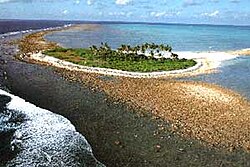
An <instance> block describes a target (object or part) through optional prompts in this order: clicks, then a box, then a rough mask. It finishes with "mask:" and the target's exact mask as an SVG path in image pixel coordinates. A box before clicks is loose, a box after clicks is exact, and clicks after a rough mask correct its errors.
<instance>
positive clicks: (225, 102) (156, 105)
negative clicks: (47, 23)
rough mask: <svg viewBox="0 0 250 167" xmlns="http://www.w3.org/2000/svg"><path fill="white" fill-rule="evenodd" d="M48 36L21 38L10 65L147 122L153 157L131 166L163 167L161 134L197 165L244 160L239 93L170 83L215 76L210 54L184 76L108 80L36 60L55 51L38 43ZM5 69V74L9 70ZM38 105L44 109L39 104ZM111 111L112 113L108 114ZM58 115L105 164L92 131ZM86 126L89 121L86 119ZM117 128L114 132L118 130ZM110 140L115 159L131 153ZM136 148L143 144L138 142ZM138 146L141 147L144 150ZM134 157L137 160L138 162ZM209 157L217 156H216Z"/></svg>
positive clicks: (245, 135) (245, 124) (245, 106)
mask: <svg viewBox="0 0 250 167" xmlns="http://www.w3.org/2000/svg"><path fill="white" fill-rule="evenodd" d="M85 26H87V28H91V26H92V25H85ZM78 28H79V27H78ZM51 32H52V31H49V32H48V31H47V32H39V33H36V34H31V35H27V36H26V37H24V38H23V39H21V40H20V41H19V45H20V51H21V52H20V54H19V55H18V56H17V57H18V59H19V60H15V61H19V62H20V63H18V64H20V66H19V67H20V68H21V66H23V67H25V66H26V65H25V64H26V63H27V62H28V64H29V66H33V67H32V68H39V69H40V70H41V71H44V70H49V71H50V72H49V73H53V74H52V75H53V76H54V75H55V76H57V77H58V78H60V80H64V81H63V83H61V84H77V85H78V86H79V85H82V86H83V87H85V88H87V89H88V90H89V89H90V90H91V91H90V92H93V93H94V92H102V93H104V94H105V97H104V98H103V99H104V101H109V100H111V101H112V104H109V103H108V105H111V106H113V105H115V104H116V103H117V104H122V105H125V106H127V107H125V108H127V109H121V108H123V107H118V108H117V109H121V110H122V111H119V113H120V112H122V113H123V114H125V115H126V112H128V115H130V114H132V113H134V111H135V112H136V115H137V116H136V117H138V118H137V121H139V122H140V121H141V120H144V121H142V122H141V123H142V125H143V126H145V123H146V122H147V121H146V122H145V119H146V120H151V121H152V122H151V124H152V127H151V128H152V129H154V130H152V129H151V130H152V131H151V130H150V133H151V132H152V137H153V138H157V140H152V141H154V142H155V143H153V144H152V145H153V147H152V148H153V152H155V153H157V154H156V155H154V156H153V157H151V158H152V159H149V160H148V161H147V160H145V161H143V162H138V160H137V159H136V158H134V159H133V158H132V162H133V163H136V162H137V164H141V166H150V164H151V163H155V165H156V164H163V160H161V158H163V159H164V157H165V156H164V153H165V154H166V152H165V151H163V152H162V154H161V151H162V150H163V149H166V150H167V148H165V147H166V146H168V147H169V145H168V144H169V143H168V144H166V139H165V136H164V135H163V134H165V133H168V135H170V136H171V135H172V134H173V135H174V136H175V137H173V138H172V139H169V140H171V142H173V141H172V140H173V139H176V140H177V141H179V140H180V141H182V142H183V143H181V142H180V145H182V146H181V148H178V149H177V150H176V151H177V152H181V154H182V152H185V153H187V155H190V156H192V157H195V155H197V159H199V161H200V162H202V160H204V157H206V156H207V154H205V152H206V153H208V152H210V153H211V155H213V156H208V159H207V160H204V162H205V163H209V162H210V161H211V160H213V162H211V163H214V164H213V165H212V166H219V165H220V164H221V163H222V164H228V165H229V166H230V164H231V165H232V166H233V163H234V162H231V161H230V162H227V161H226V159H227V157H228V156H232V157H238V156H239V155H240V154H238V151H239V150H240V152H243V153H241V155H242V158H244V157H245V158H246V157H247V155H249V154H248V152H249V151H250V140H249V134H250V130H249V129H250V123H249V119H250V103H249V101H248V100H247V99H244V98H243V97H241V96H240V95H239V94H237V93H235V92H233V91H231V90H227V89H225V88H222V87H220V86H217V85H212V84H207V83H202V82H191V81H189V82H187V81H176V80H174V78H175V77H179V76H189V75H197V74H201V73H208V72H216V67H217V66H218V64H219V63H220V61H222V60H221V59H220V60H218V59H216V56H215V58H211V57H209V55H213V54H216V53H207V56H206V54H204V53H201V54H197V55H196V56H194V57H193V58H196V59H197V60H198V61H199V63H198V66H197V67H195V68H194V69H191V70H187V71H179V72H174V73H168V74H166V73H164V74H161V75H159V76H158V75H152V76H153V77H148V76H150V75H147V77H143V76H142V77H140V74H136V77H128V76H127V75H125V76H124V75H123V74H122V73H120V74H119V75H113V74H112V73H108V75H104V73H98V72H92V71H91V70H93V69H91V68H89V69H87V70H86V69H85V70H79V69H81V68H80V67H79V68H77V67H74V66H73V65H72V64H63V63H65V62H63V63H62V62H59V61H58V60H55V59H51V58H48V57H47V59H46V56H43V55H41V51H42V50H44V49H50V48H54V47H56V46H57V44H56V43H51V42H48V41H45V40H44V38H43V36H44V35H45V34H47V33H51ZM20 55H21V56H20ZM200 55H203V56H200ZM204 55H205V56H204ZM224 56H225V57H224V58H225V59H228V58H233V57H236V56H237V54H229V53H225V55H224ZM230 56H231V57H230ZM20 60H21V61H20ZM53 60H54V62H53ZM33 63H34V64H33ZM56 63H57V64H56ZM58 64H59V65H60V66H59V65H58ZM67 65H68V66H67ZM19 67H16V68H19ZM29 68H31V67H29ZM8 69H9V70H10V68H8ZM88 70H89V71H88ZM12 71H13V69H12ZM106 72H107V71H106ZM111 72H112V71H111ZM7 74H8V75H12V76H15V75H16V74H14V73H13V72H12V74H11V72H10V73H9V72H8V73H7ZM23 74H24V76H23V78H25V73H23ZM132 76H133V75H132ZM21 78H22V77H21ZM45 78H47V79H48V77H45ZM19 80H21V79H19ZM52 80H54V79H51V80H50V81H52ZM54 81H55V80H54ZM34 82H35V81H30V84H32V83H34ZM52 83H53V82H52ZM54 83H56V82H54ZM27 84H28V83H27V82H26V86H24V87H23V88H27ZM36 84H37V83H36ZM10 85H12V86H13V87H14V89H15V91H16V92H20V93H21V94H23V93H22V90H21V88H17V85H16V83H15V84H14V83H12V84H10ZM15 85H16V86H15ZM21 85H25V82H23V83H22V84H21ZM78 86H77V87H78ZM53 87H55V85H52V88H53ZM80 87H81V86H80ZM30 89H31V90H35V87H33V86H31V88H30ZM39 89H41V88H38V92H39ZM72 90H73V89H72ZM74 90H76V89H74ZM80 90H82V88H80ZM42 92H43V91H42ZM59 92H61V91H59ZM67 92H68V91H67ZM40 93H41V91H40ZM43 93H44V95H40V96H43V98H45V97H46V96H47V95H46V94H48V93H46V91H44V92H43ZM68 93H69V92H68ZM76 94H77V93H76ZM90 94H91V93H90ZM94 94H95V93H94ZM61 95H62V94H61ZM24 96H27V97H29V96H31V95H25V94H24ZM38 96H39V95H38ZM51 96H52V95H51ZM53 96H55V95H53ZM53 96H52V97H53ZM72 96H73V95H72ZM30 98H31V97H30ZM85 98H86V97H85ZM31 99H32V98H31ZM52 99H53V98H52ZM79 100H80V99H78V100H77V99H76V100H70V101H71V102H72V103H73V104H75V105H77V104H76V103H77V101H78V102H79V103H80V101H81V100H80V101H79ZM89 100H90V99H89ZM99 100H100V99H99ZM34 101H36V100H34ZM94 103H98V102H94ZM69 104H70V102H69ZM73 104H71V105H73ZM43 105H45V106H46V104H45V103H44V104H43ZM79 105H80V104H79ZM48 106H49V105H48ZM48 106H47V107H48ZM52 106H54V107H52V109H55V106H57V105H56V104H54V105H52ZM113 107H114V106H113ZM104 108H105V107H104ZM111 108H112V107H111ZM114 110H115V107H114ZM114 110H113V109H112V111H114ZM125 110H126V111H125ZM127 110H128V111H127ZM105 111H106V110H105ZM132 111H133V112H132ZM137 112H138V113H137ZM97 113H98V111H97V110H96V115H98V114H97ZM61 114H65V115H68V118H69V119H70V120H71V121H72V122H73V124H76V127H77V128H79V129H83V131H85V132H86V131H87V138H88V136H89V137H90V138H91V139H90V143H91V141H92V143H91V144H92V145H93V149H94V150H98V151H100V152H99V153H98V151H97V157H98V156H99V157H101V158H99V157H98V159H100V161H101V162H104V164H105V162H106V161H108V160H107V159H108V158H107V157H105V158H103V159H102V157H104V156H103V154H104V153H102V152H103V151H104V150H102V149H101V148H98V147H97V145H98V144H97V141H94V136H95V135H96V134H93V133H94V132H91V128H84V127H82V126H81V123H80V122H81V120H79V119H77V117H76V116H70V112H63V111H62V110H61ZM75 114H76V113H75ZM103 114H104V113H103ZM111 115H112V114H111ZM114 115H116V114H114ZM85 116H86V114H85ZM105 116H106V117H108V115H105ZM130 116H131V115H130ZM130 116H127V117H130ZM74 119H76V120H74ZM82 119H83V118H82ZM84 119H87V118H84ZM95 119H96V118H95ZM120 119H121V118H119V120H120ZM126 119H130V118H126ZM106 120H113V121H115V120H116V119H114V118H112V119H111V118H106ZM132 120H133V119H131V121H132ZM89 121H90V122H91V120H89ZM133 121H135V120H133ZM137 121H135V122H137ZM135 122H134V123H135ZM135 124H136V123H135ZM97 125H98V126H97ZM99 125H100V123H96V127H95V128H94V129H95V130H96V129H97V128H100V127H99ZM101 125H102V127H101V128H104V129H106V130H107V129H109V128H107V127H106V126H105V123H103V122H102V123H101ZM108 125H110V124H108ZM123 125H125V124H123ZM117 126H118V125H117ZM127 126H128V129H129V128H131V126H129V125H127ZM155 126H156V127H155ZM118 127H120V126H118ZM118 127H117V129H119V128H118ZM136 127H137V128H135V129H136V130H139V129H140V128H139V127H138V126H136ZM110 128H111V129H112V130H111V131H112V133H117V134H116V135H114V136H119V135H121V134H123V133H125V132H127V131H129V130H124V132H121V131H119V130H116V127H110ZM123 128H125V127H123ZM84 129H85V130H84ZM86 129H87V130H86ZM142 129H143V130H142V131H143V132H145V131H146V130H148V129H150V128H149V127H147V128H144V127H142ZM100 133H101V134H103V133H104V132H100ZM133 133H134V131H133ZM148 133H149V132H145V134H148ZM139 134H140V132H138V134H137V133H135V134H133V137H134V138H135V141H138V142H139V143H140V141H141V140H142V141H143V138H140V135H139ZM125 135H126V134H123V135H122V136H125ZM168 135H167V136H168ZM136 136H137V137H136ZM138 136H139V137H138ZM161 137H162V138H161ZM97 138H98V137H97ZM100 138H101V140H104V141H103V142H104V143H105V141H106V140H108V139H106V138H105V137H100ZM113 138H114V137H112V140H111V141H107V143H112V144H114V145H115V147H117V149H123V151H125V152H123V151H120V154H119V155H123V154H124V155H125V154H126V153H127V152H129V151H128V150H129V149H132V147H133V144H128V143H129V141H131V140H132V139H130V137H128V138H124V139H121V138H119V139H114V140H113ZM177 138H178V139H177ZM149 140H151V137H148V139H145V141H149ZM162 140H163V142H162V143H161V142H159V141H162ZM138 142H135V143H136V144H138ZM126 143H127V144H128V146H126ZM132 143H133V142H132ZM142 143H143V144H146V143H144V142H142ZM187 143H189V144H188V145H190V148H186V147H185V148H182V147H183V146H184V145H185V146H187ZM190 143H191V144H190ZM193 143H195V144H193ZM150 145H151V143H150ZM170 145H171V144H170ZM177 145H178V144H177ZM175 146H176V145H175ZM139 147H140V146H138V148H136V150H137V151H138V150H140V148H139ZM142 147H143V148H144V146H142ZM194 148H200V149H201V150H203V151H204V154H203V153H199V154H198V153H197V152H195V151H194V150H195V149H194ZM172 149H173V148H169V150H172ZM178 150H179V151H178ZM221 150H222V151H221ZM130 151H131V150H130ZM151 151H152V150H151ZM122 152H123V153H122ZM146 152H147V153H146V155H145V157H144V158H146V157H147V156H148V155H150V149H149V150H147V151H146ZM191 152H192V153H191ZM113 153H114V152H113ZM140 153H141V152H139V155H140V156H142V157H143V156H144V155H141V154H140ZM139 155H137V156H138V157H139ZM215 155H217V157H216V156H215ZM218 155H219V156H218ZM155 156H156V157H157V158H156V157H155ZM214 156H215V157H214ZM125 157H126V156H125ZM129 157H130V156H129ZM160 157H161V158H160ZM170 157H171V156H170ZM212 157H213V158H214V159H213V158H212ZM109 158H110V157H109ZM126 158H128V157H126ZM126 158H124V159H126ZM182 158H183V157H182ZM186 158H187V157H186ZM121 159H122V158H121ZM154 159H155V160H158V161H159V162H156V161H154ZM191 159H192V158H191ZM117 162H119V161H117ZM187 162H191V161H190V158H189V159H188V158H187V159H185V158H184V159H183V161H180V163H183V164H185V163H187ZM238 162H239V163H240V162H241V163H242V164H241V165H242V166H247V164H246V163H245V162H246V161H241V159H240V158H239V159H238V161H237V163H238ZM106 163H107V162H106ZM112 163H113V166H116V165H114V164H115V160H114V161H112ZM127 163H128V162H127ZM237 163H236V164H237ZM118 164H119V165H121V164H122V162H119V163H117V166H119V165H118ZM183 164H182V165H183ZM139 166H140V165H139ZM198 166H202V165H201V164H200V165H198Z"/></svg>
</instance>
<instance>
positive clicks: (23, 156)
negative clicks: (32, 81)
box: [0, 89, 96, 166]
mask: <svg viewBox="0 0 250 167" xmlns="http://www.w3.org/2000/svg"><path fill="white" fill-rule="evenodd" d="M0 94H1V95H6V96H9V97H11V101H10V102H9V103H8V104H7V106H6V107H7V109H9V110H12V111H13V112H14V111H20V112H21V113H22V114H24V115H25V122H24V123H21V125H20V126H19V127H18V128H17V130H16V131H15V133H14V135H13V139H12V141H11V145H12V150H13V151H15V150H16V149H20V150H21V151H20V153H18V155H17V156H16V157H15V158H14V159H12V160H11V161H10V162H9V163H8V165H9V166H13V165H15V166H18V165H16V164H21V165H20V166H34V165H40V166H53V165H56V164H58V163H59V162H60V163H63V165H64V166H71V165H73V166H78V165H75V164H77V163H79V162H78V159H77V158H76V156H77V155H78V154H80V155H82V156H84V155H85V156H86V155H91V157H92V158H93V159H94V160H96V159H95V158H94V156H93V153H92V149H91V146H90V145H89V144H88V142H87V140H86V139H85V138H84V137H83V136H82V135H81V134H80V133H78V132H76V129H75V127H74V126H73V125H72V124H71V122H70V121H69V120H67V119H66V118H64V117H63V116H60V115H57V114H54V113H52V112H51V111H48V110H46V109H42V108H39V107H37V106H35V105H33V104H31V103H29V102H26V101H25V100H24V99H21V98H19V97H17V96H14V95H12V94H10V93H7V92H6V91H3V90H1V89H0ZM77 153H78V154H77ZM75 154H77V155H75ZM43 159H45V160H43ZM94 162H95V161H94ZM66 164H68V165H66ZM8 165H7V166H8Z"/></svg>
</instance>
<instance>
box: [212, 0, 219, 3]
mask: <svg viewBox="0 0 250 167" xmlns="http://www.w3.org/2000/svg"><path fill="white" fill-rule="evenodd" d="M210 2H213V3H218V2H219V0H210Z"/></svg>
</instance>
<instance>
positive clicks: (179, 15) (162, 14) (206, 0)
mask: <svg viewBox="0 0 250 167" xmlns="http://www.w3.org/2000/svg"><path fill="white" fill-rule="evenodd" d="M0 19H53V20H55V19H56V20H58V19H60V20H90V21H146V22H163V23H167V22H168V23H206V24H246V25H250V0H106V1H104V0H0Z"/></svg>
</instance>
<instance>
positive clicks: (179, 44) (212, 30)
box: [47, 24, 250, 51]
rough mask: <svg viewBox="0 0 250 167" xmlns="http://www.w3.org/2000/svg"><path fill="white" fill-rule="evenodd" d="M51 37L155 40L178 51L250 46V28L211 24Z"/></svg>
mask: <svg viewBox="0 0 250 167" xmlns="http://www.w3.org/2000/svg"><path fill="white" fill-rule="evenodd" d="M47 39H49V40H52V41H56V42H59V43H61V44H62V45H63V46H65V47H74V48H79V47H89V46H90V45H93V44H95V45H99V44H100V43H101V42H108V43H109V44H110V45H111V46H112V47H113V48H116V47H118V46H120V45H121V44H123V43H124V44H131V45H136V44H141V43H144V42H155V43H164V44H170V45H171V46H173V49H174V50H175V51H210V50H216V51H225V50H236V49H244V48H250V27H240V26H211V25H174V24H173V25H172V24H166V25H157V24H102V25H101V27H100V28H99V29H97V30H94V31H75V30H74V31H72V30H69V31H64V32H57V33H54V34H53V35H48V36H47Z"/></svg>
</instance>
